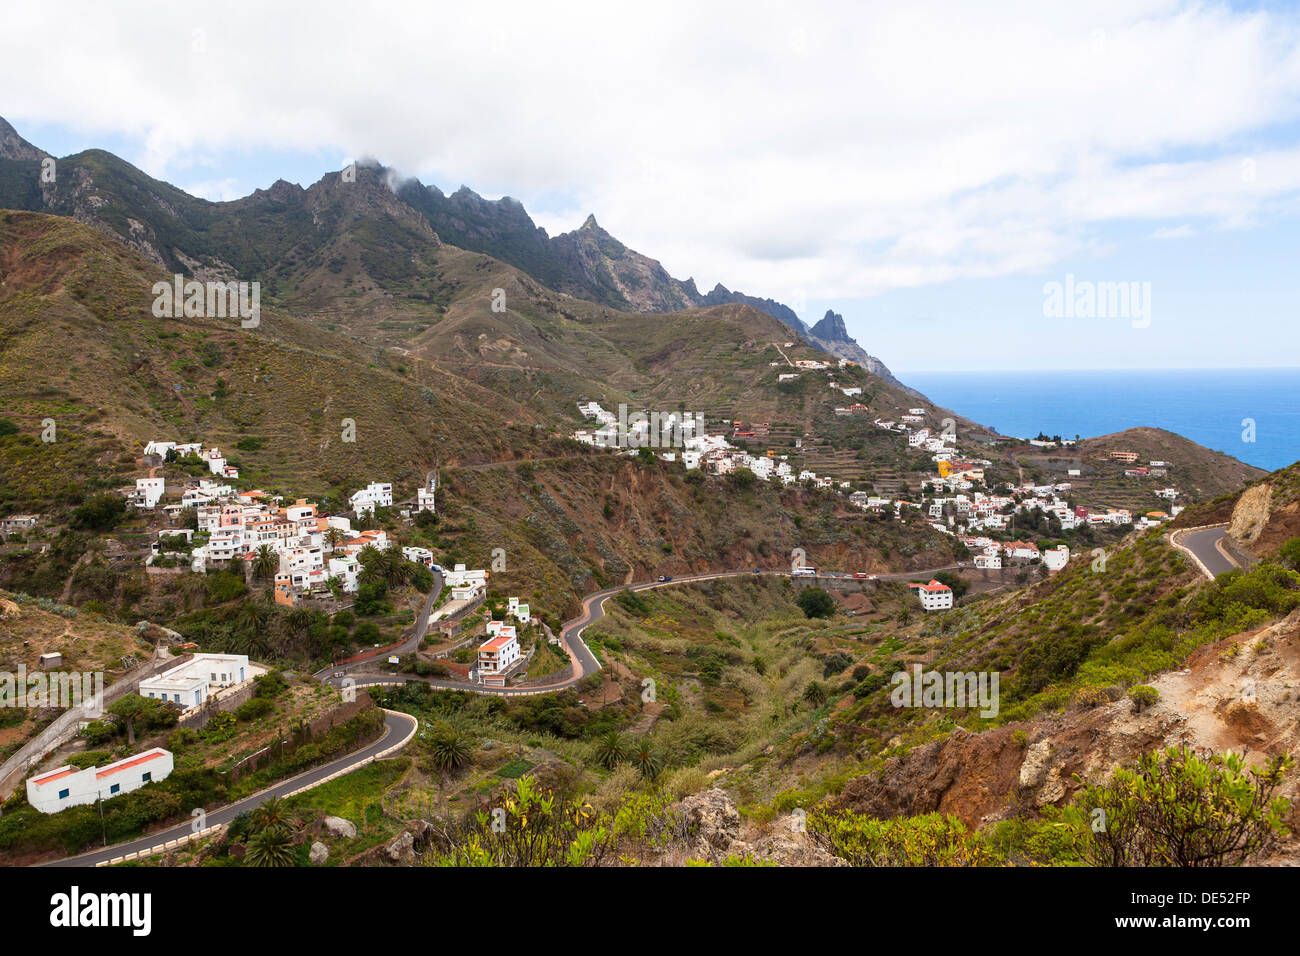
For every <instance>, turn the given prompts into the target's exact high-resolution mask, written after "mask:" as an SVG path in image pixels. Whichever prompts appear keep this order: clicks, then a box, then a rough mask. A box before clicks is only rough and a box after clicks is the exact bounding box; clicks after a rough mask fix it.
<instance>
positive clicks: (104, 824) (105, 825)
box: [96, 790, 108, 846]
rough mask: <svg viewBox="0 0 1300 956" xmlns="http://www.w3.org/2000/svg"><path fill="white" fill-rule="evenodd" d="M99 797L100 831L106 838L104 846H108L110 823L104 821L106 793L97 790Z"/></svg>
mask: <svg viewBox="0 0 1300 956" xmlns="http://www.w3.org/2000/svg"><path fill="white" fill-rule="evenodd" d="M96 794H97V795H98V796H99V829H100V832H101V833H102V834H103V837H104V846H108V823H107V822H105V820H104V791H103V790H97V791H96Z"/></svg>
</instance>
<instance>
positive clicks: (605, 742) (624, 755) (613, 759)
mask: <svg viewBox="0 0 1300 956" xmlns="http://www.w3.org/2000/svg"><path fill="white" fill-rule="evenodd" d="M631 754H632V748H631V747H629V746H628V743H627V739H626V738H625V737H624V736H623V735H622V734H620V733H619V732H618V731H617V730H609V731H606V732H605V733H604V734H602V735H601V737H600V739H599V740H597V741H596V763H598V764H600V765H601V766H602V767H604V768H605V769H606V770H613V769H614V768H615V767H617V766H618V765H619V764H621V763H626V762H627V760H628V758H629V757H630V756H631Z"/></svg>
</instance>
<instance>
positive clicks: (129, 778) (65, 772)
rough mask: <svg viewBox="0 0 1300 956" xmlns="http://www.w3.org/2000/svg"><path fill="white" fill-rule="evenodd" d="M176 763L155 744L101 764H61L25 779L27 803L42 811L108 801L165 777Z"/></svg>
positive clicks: (47, 811)
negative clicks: (77, 765) (129, 755)
mask: <svg viewBox="0 0 1300 956" xmlns="http://www.w3.org/2000/svg"><path fill="white" fill-rule="evenodd" d="M174 766H175V763H174V761H173V760H172V755H171V751H170V750H163V749H162V748H161V747H155V748H154V749H153V750H146V751H145V752H144V753H140V754H136V755H135V756H133V757H125V758H123V759H122V760H118V761H116V762H115V763H110V764H105V765H104V766H102V767H87V768H86V769H84V770H78V769H77V768H76V767H71V766H63V767H59V768H57V769H55V770H51V771H49V772H48V773H42V774H37V775H36V776H35V777H29V778H28V780H27V802H28V803H30V804H31V805H32V806H33V807H35V808H36V809H37V810H39V811H40V812H41V813H58V812H59V811H60V810H63V809H66V808H67V807H77V806H83V805H85V804H89V803H94V802H95V801H96V800H99V799H101V798H102V799H104V800H109V799H111V798H113V797H116V796H120V795H121V794H124V793H130V792H131V791H132V790H139V789H140V788H141V787H143V786H144V785H145V784H146V783H153V782H154V781H157V780H165V779H167V776H168V775H169V774H170V773H171V772H172V769H173V768H174Z"/></svg>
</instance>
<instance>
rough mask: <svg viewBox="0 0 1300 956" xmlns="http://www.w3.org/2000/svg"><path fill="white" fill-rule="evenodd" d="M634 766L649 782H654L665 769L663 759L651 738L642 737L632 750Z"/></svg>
mask: <svg viewBox="0 0 1300 956" xmlns="http://www.w3.org/2000/svg"><path fill="white" fill-rule="evenodd" d="M632 764H633V766H635V767H636V768H637V769H638V770H640V771H641V776H643V777H645V778H646V779H647V780H653V779H654V778H655V777H657V776H659V774H660V772H662V771H663V769H664V761H663V758H662V757H660V756H659V752H658V751H657V750H655V746H654V743H653V741H651V740H650V738H649V737H642V738H641V739H640V740H638V741H637V742H636V745H635V746H634V747H633V748H632Z"/></svg>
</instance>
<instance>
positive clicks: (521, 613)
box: [506, 597, 532, 624]
mask: <svg viewBox="0 0 1300 956" xmlns="http://www.w3.org/2000/svg"><path fill="white" fill-rule="evenodd" d="M506 613H508V614H509V615H510V616H511V617H513V618H514V619H515V620H516V621H518V622H519V623H520V624H527V623H528V622H529V621H530V620H532V614H531V612H530V610H529V608H528V605H527V604H520V603H519V598H517V597H512V598H509V599H508V600H507V601H506Z"/></svg>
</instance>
